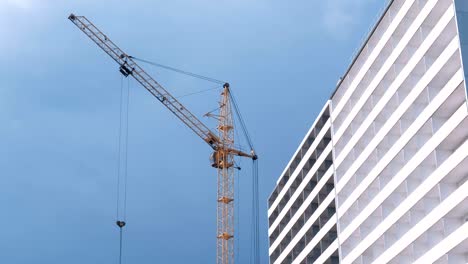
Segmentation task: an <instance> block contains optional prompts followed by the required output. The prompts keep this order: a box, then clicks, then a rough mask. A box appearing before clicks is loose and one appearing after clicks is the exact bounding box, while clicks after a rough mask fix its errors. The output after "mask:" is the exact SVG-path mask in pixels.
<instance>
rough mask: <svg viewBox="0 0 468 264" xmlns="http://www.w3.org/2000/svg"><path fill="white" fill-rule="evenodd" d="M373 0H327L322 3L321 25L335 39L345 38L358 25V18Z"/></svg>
mask: <svg viewBox="0 0 468 264" xmlns="http://www.w3.org/2000/svg"><path fill="white" fill-rule="evenodd" d="M372 2H373V0H359V1H356V0H328V1H325V2H324V10H323V17H322V23H323V26H324V27H325V29H326V30H327V31H328V32H329V33H330V34H331V35H334V36H335V37H338V38H345V37H347V36H349V34H351V33H352V32H353V31H354V30H355V29H356V27H357V26H358V25H359V18H360V17H361V16H362V15H365V11H366V8H367V7H368V6H369V5H370V4H371V3H372Z"/></svg>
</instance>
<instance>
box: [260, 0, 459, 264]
mask: <svg viewBox="0 0 468 264" xmlns="http://www.w3.org/2000/svg"><path fill="white" fill-rule="evenodd" d="M467 76H468V0H394V1H390V2H389V4H388V7H387V9H386V10H385V12H384V13H383V15H382V16H381V18H380V20H379V21H378V22H377V24H376V26H375V27H374V29H373V30H372V32H371V33H370V35H369V37H368V39H367V41H366V42H365V43H364V45H363V46H362V48H361V50H360V52H359V53H358V55H357V56H356V58H355V59H354V61H353V63H352V64H351V66H350V67H349V68H348V70H347V72H346V73H345V75H344V76H343V77H342V78H341V79H340V82H339V83H338V85H337V87H336V90H335V92H334V93H333V94H332V96H331V98H330V99H329V100H328V101H327V102H326V103H325V106H324V107H323V110H322V111H321V113H320V114H319V116H318V118H317V119H316V121H315V122H314V124H313V125H312V128H311V129H310V130H309V132H308V133H307V135H306V136H305V138H304V140H303V141H302V143H301V144H300V145H299V148H298V149H297V151H296V153H295V154H294V155H293V157H292V159H291V161H290V162H289V164H288V165H287V166H286V169H285V170H284V172H283V173H282V174H281V177H280V178H279V180H278V182H277V185H276V188H275V189H274V191H273V193H272V194H271V196H270V198H269V209H268V218H269V230H268V233H269V238H270V248H269V254H270V263H272V264H276V263H298V264H299V263H301V264H302V263H308V264H309V263H343V264H348V263H376V264H383V263H421V264H426V263H468V222H467V221H468V198H467V197H468V181H467V179H468V141H467V138H468V137H467V136H468V104H467V90H466V88H467V87H466V83H465V80H466V77H467Z"/></svg>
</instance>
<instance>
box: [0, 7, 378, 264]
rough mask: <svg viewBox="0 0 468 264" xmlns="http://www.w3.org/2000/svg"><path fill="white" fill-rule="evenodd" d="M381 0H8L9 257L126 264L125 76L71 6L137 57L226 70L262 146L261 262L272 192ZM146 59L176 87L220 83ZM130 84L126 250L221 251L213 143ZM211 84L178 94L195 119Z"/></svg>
mask: <svg viewBox="0 0 468 264" xmlns="http://www.w3.org/2000/svg"><path fill="white" fill-rule="evenodd" d="M384 5H385V3H384V1H382V0H362V1H353V0H329V1H317V0H314V1H310V0H309V1H307V0H297V1H277V0H256V1H247V0H237V1H233V0H230V1H227V0H220V1H208V0H197V1H195V0H193V1H188V0H187V1H182V0H173V1H149V0H134V1H110V0H102V1H91V0H82V1H57V0H56V1H52V0H41V1H38V0H36V1H34V0H0V35H1V36H2V37H1V39H0V51H1V52H0V62H1V63H0V77H1V78H0V123H1V124H2V125H1V128H0V142H1V146H2V147H1V148H0V168H1V174H0V175H1V177H0V179H1V180H0V181H1V182H0V208H1V211H2V214H1V215H2V217H1V218H0V225H1V227H2V228H1V229H0V230H1V231H0V262H1V263H15V264H23V263H24V264H26V263H48V264H55V263H69V264H73V263H80V264H82V263H117V253H118V230H117V227H116V226H115V224H114V221H115V213H116V208H115V203H116V184H117V178H116V177H117V176H116V174H117V165H116V164H117V155H118V154H117V153H118V152H117V149H118V144H117V143H118V140H117V138H118V126H119V96H120V82H121V76H120V74H119V73H118V70H117V66H116V64H115V63H114V62H113V61H111V60H110V58H108V57H107V55H105V54H104V53H103V52H102V51H101V50H99V48H97V47H96V46H95V45H94V44H93V43H92V42H91V41H90V40H89V39H87V38H86V36H85V35H84V34H83V33H81V32H80V31H79V30H78V29H77V28H75V26H74V25H73V24H72V23H71V22H69V21H68V20H67V17H68V15H69V13H71V12H73V13H75V14H77V15H85V16H87V17H88V18H89V19H91V20H92V21H93V22H94V23H95V24H96V25H97V26H98V27H99V28H101V29H102V30H103V31H104V32H105V33H106V34H107V35H109V37H110V38H111V39H112V40H113V41H114V42H115V43H117V45H119V46H120V47H121V48H122V49H124V50H125V51H127V53H129V54H131V55H134V56H137V57H142V58H146V59H149V60H154V61H158V62H160V63H163V64H168V65H172V66H175V67H179V68H182V69H186V70H190V71H193V72H196V73H200V74H203V75H207V76H211V77H214V78H218V79H223V80H227V81H229V82H230V83H231V87H232V89H233V91H234V93H235V94H236V97H237V100H238V103H239V106H240V108H241V111H242V112H243V116H244V118H245V121H246V123H247V126H248V128H249V131H250V134H251V136H252V138H253V141H254V144H255V146H256V148H257V152H258V154H259V156H260V160H259V162H260V199H261V201H260V203H261V207H260V209H261V212H260V216H261V226H260V228H261V230H260V231H261V257H262V263H267V248H268V241H267V218H266V215H267V213H266V212H267V209H266V200H267V197H268V195H269V194H270V192H271V190H272V189H273V187H274V184H275V182H276V180H277V178H278V177H279V176H280V173H281V172H282V170H283V169H284V166H286V164H287V163H288V161H289V159H290V157H291V155H292V154H293V153H294V151H295V150H296V148H297V145H298V144H299V142H300V141H301V140H302V137H303V136H304V134H305V133H306V132H307V130H308V129H309V127H310V125H311V124H312V123H313V121H314V118H315V117H316V115H317V114H318V112H319V111H320V110H321V108H322V106H323V104H324V103H325V100H326V99H327V98H329V96H330V94H331V93H332V91H333V90H334V86H335V84H336V82H337V80H338V78H339V77H340V76H341V75H342V74H343V73H344V71H345V70H346V68H347V66H348V64H349V63H350V61H351V58H352V55H353V54H354V53H355V52H356V51H357V49H358V48H359V46H360V43H361V42H362V41H363V39H364V37H365V35H366V34H367V32H368V30H369V29H370V27H371V26H372V24H373V23H374V22H375V20H376V17H377V14H378V12H379V10H381V9H382V8H383V7H384ZM143 66H144V67H145V68H147V69H148V71H149V72H150V73H151V74H152V75H153V76H154V77H155V79H157V80H158V81H159V82H160V83H161V84H162V85H164V86H165V87H167V89H168V90H170V91H171V92H173V94H174V95H176V96H177V95H183V94H187V93H190V92H193V91H198V90H200V89H207V88H210V87H212V84H210V83H204V82H200V81H198V80H193V79H190V78H186V77H183V76H180V75H175V74H172V73H168V72H165V71H163V70H160V69H154V68H151V67H147V66H146V65H143ZM130 89H131V91H130V112H129V116H130V118H129V120H130V121H129V122H130V124H129V150H128V155H129V158H128V204H127V222H128V226H127V228H126V231H125V232H126V233H125V241H124V242H125V247H124V261H125V263H139V264H144V263H214V260H215V254H216V250H215V226H216V221H215V215H216V202H215V199H216V176H215V171H214V170H213V169H212V168H211V167H210V166H209V162H208V157H209V155H210V148H209V147H208V146H207V145H206V144H205V143H204V142H202V141H201V140H200V139H199V138H197V137H196V136H195V135H194V134H192V132H191V131H190V130H189V129H188V128H186V127H184V126H183V125H182V124H181V123H180V122H179V121H178V120H177V119H176V118H175V117H174V116H172V115H171V114H170V112H169V111H167V110H166V109H164V107H163V106H162V105H161V104H160V103H159V102H157V101H156V100H155V98H153V97H152V96H150V95H149V94H148V92H146V91H145V90H144V89H143V88H141V87H140V86H138V85H137V84H136V83H135V82H133V81H130ZM217 96H218V94H217V93H216V91H211V92H207V93H204V94H200V95H195V96H190V97H184V98H183V100H182V102H183V103H185V104H186V105H187V106H188V107H189V108H190V109H192V110H193V112H194V113H195V114H197V115H198V116H200V118H202V117H201V116H202V115H203V113H205V112H208V111H210V110H212V109H213V108H215V107H216V103H217ZM203 120H204V121H205V119H203ZM206 121H207V123H209V124H212V122H211V121H209V120H206ZM242 167H243V168H244V169H243V170H242V171H241V173H240V175H239V176H238V177H239V178H238V182H237V186H238V187H239V188H240V189H239V190H240V211H239V221H240V224H239V227H238V228H240V235H239V240H240V248H239V249H240V253H239V254H240V256H239V261H238V263H249V252H250V249H249V248H250V242H249V239H250V210H251V208H250V199H251V198H250V195H251V193H250V183H251V182H250V178H249V176H250V174H249V169H250V164H249V162H248V161H243V162H242Z"/></svg>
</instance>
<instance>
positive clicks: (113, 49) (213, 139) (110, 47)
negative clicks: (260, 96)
mask: <svg viewBox="0 0 468 264" xmlns="http://www.w3.org/2000/svg"><path fill="white" fill-rule="evenodd" d="M68 18H69V19H70V21H72V22H73V23H74V24H75V25H76V26H77V27H78V28H79V29H80V30H81V31H82V32H84V33H85V34H86V35H87V36H88V37H89V38H90V39H91V40H92V41H93V42H94V43H96V44H97V45H98V46H99V47H100V48H101V49H102V50H103V51H104V52H106V53H107V54H108V55H109V56H110V57H111V58H112V59H113V60H114V61H115V62H117V64H118V65H119V71H120V73H122V75H123V76H125V77H128V76H132V77H133V78H134V79H135V80H136V81H137V82H138V83H140V84H141V85H142V86H143V87H144V88H145V89H146V90H148V91H149V92H150V93H151V94H152V95H153V96H154V97H156V99H158V101H160V102H161V103H162V104H163V105H164V106H165V107H166V108H167V109H169V110H170V111H171V112H172V113H173V114H174V115H175V116H176V117H177V118H178V119H179V120H181V121H182V122H183V123H184V124H185V125H186V126H188V127H189V128H190V129H191V130H192V131H193V132H194V133H195V134H197V135H198V136H199V137H200V138H201V139H202V140H204V141H205V142H206V143H208V145H209V146H210V147H211V148H212V149H213V150H214V153H213V155H212V157H211V160H212V161H211V165H212V166H213V167H214V168H216V169H217V175H218V191H217V196H218V197H217V263H218V264H231V263H234V239H233V237H234V205H233V203H234V172H233V170H234V169H235V168H236V166H234V156H240V157H248V158H251V159H252V160H254V161H255V160H257V155H256V153H255V151H254V150H253V146H252V144H251V142H250V139H249V138H248V141H249V145H250V147H251V151H250V153H246V152H244V151H242V150H240V149H237V148H236V147H235V145H234V117H233V109H232V105H231V102H233V103H234V111H236V112H238V109H237V105H236V103H235V101H234V100H231V99H233V97H231V92H230V88H229V84H228V83H224V85H223V91H222V93H221V100H220V102H219V116H218V126H217V133H214V132H212V131H211V130H210V129H209V128H208V127H207V126H206V125H205V124H204V123H203V122H201V121H200V120H199V119H198V118H197V117H196V116H195V115H193V114H192V113H191V112H190V111H189V110H188V109H187V108H185V106H184V105H182V104H181V103H180V102H179V101H178V100H177V99H176V98H175V97H174V96H172V95H171V94H170V93H169V92H168V91H167V90H166V89H164V88H163V87H162V86H161V85H160V84H159V83H158V82H157V81H156V80H154V79H153V78H152V77H151V76H150V75H149V74H148V73H146V71H145V70H143V68H142V67H140V66H139V65H138V64H137V63H136V61H135V58H134V57H132V56H129V55H127V53H125V52H124V51H123V50H121V49H120V48H119V47H118V46H117V45H115V44H114V42H112V41H111V40H110V39H109V38H108V37H107V36H106V35H105V34H104V33H103V32H101V31H100V30H99V29H98V28H97V27H96V26H95V25H94V24H93V23H91V21H89V20H88V19H87V18H86V17H84V16H76V15H74V14H71V15H70V16H69V17H68ZM241 125H242V128H243V129H244V133H246V129H245V124H244V123H243V120H241ZM257 204H258V198H257ZM257 218H258V216H257ZM117 225H119V227H120V228H122V227H123V226H124V225H125V224H124V223H117ZM257 232H258V231H257ZM257 236H258V234H257ZM256 243H257V242H256ZM257 245H258V243H257Z"/></svg>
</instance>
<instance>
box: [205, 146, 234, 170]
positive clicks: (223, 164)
mask: <svg viewBox="0 0 468 264" xmlns="http://www.w3.org/2000/svg"><path fill="white" fill-rule="evenodd" d="M227 156H228V153H225V152H224V151H221V150H217V151H215V152H213V154H211V156H210V161H211V167H213V168H218V169H225V168H226V169H227V168H230V167H232V166H233V165H234V164H233V162H232V161H231V162H230V161H229V160H227Z"/></svg>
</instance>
